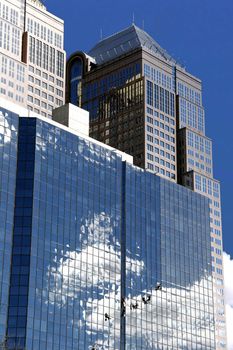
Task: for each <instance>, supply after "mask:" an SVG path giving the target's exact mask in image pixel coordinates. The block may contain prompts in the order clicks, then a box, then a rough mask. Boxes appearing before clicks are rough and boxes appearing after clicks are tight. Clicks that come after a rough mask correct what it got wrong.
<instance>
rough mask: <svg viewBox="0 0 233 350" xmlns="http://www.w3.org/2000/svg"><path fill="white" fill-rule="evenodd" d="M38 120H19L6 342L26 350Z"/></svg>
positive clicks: (9, 345)
mask: <svg viewBox="0 0 233 350" xmlns="http://www.w3.org/2000/svg"><path fill="white" fill-rule="evenodd" d="M35 129H36V119H34V118H20V119H19V136H18V160H17V177H16V191H15V209H14V229H13V245H12V260H11V278H10V292H9V304H8V320H7V334H6V343H7V349H8V350H13V349H17V350H24V349H25V345H26V327H27V307H28V290H29V273H30V251H31V230H32V206H33V183H34V162H35Z"/></svg>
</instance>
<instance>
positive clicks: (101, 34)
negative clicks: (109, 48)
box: [100, 28, 103, 40]
mask: <svg viewBox="0 0 233 350" xmlns="http://www.w3.org/2000/svg"><path fill="white" fill-rule="evenodd" d="M100 40H103V29H102V28H100Z"/></svg>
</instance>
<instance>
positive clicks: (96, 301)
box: [0, 104, 216, 350]
mask: <svg viewBox="0 0 233 350" xmlns="http://www.w3.org/2000/svg"><path fill="white" fill-rule="evenodd" d="M8 105H9V104H8ZM4 106H5V107H4V108H1V111H0V141H1V143H0V145H1V146H0V179H1V187H0V209H1V210H0V216H1V217H0V219H1V222H2V223H3V225H1V228H0V230H1V233H0V239H1V242H2V243H1V249H0V257H1V262H2V263H1V267H2V269H1V274H0V286H1V290H0V291H1V294H0V296H1V318H0V336H1V340H2V344H3V346H5V348H7V349H9V350H13V349H18V350H23V349H27V350H32V349H33V350H39V349H40V350H42V349H43V350H44V349H50V350H52V349H53V350H59V349H60V350H64V349H67V350H71V349H72V350H74V349H75V350H77V349H80V350H84V349H87V350H89V349H91V350H97V349H99V350H100V349H101V350H107V349H108V350H110V349H111V350H114V349H128V350H132V349H135V350H136V349H137V350H138V349H147V350H149V349H151V350H152V349H153V350H154V349H161V350H165V349H170V350H175V349H177V350H178V349H190V350H191V349H195V350H197V349H200V350H203V349H205V350H214V349H216V345H215V327H214V307H213V278H212V264H211V240H210V216H209V200H208V199H207V198H205V197H204V196H202V195H200V194H198V193H195V192H194V191H191V190H189V189H187V188H184V187H183V186H179V185H177V184H175V183H173V182H171V181H168V180H166V179H162V178H160V177H158V176H154V175H153V174H151V173H150V172H147V171H145V170H143V169H141V168H139V167H135V166H134V165H133V164H132V159H131V157H129V156H127V155H125V154H124V153H122V152H119V151H117V150H115V149H113V148H111V147H109V146H107V145H103V144H101V143H99V142H98V141H96V140H94V139H91V138H88V137H83V136H80V135H79V134H78V133H76V132H73V131H71V130H70V129H69V128H67V127H64V126H62V125H59V124H58V123H56V122H54V121H50V120H48V119H46V118H43V117H39V116H37V115H36V114H34V115H33V114H32V115H31V117H24V116H25V113H27V112H26V111H25V110H21V111H19V109H18V107H14V108H13V107H12V106H11V108H10V106H9V107H8V109H6V106H7V104H4ZM9 169H10V170H11V171H10V172H9ZM3 348H4V347H3Z"/></svg>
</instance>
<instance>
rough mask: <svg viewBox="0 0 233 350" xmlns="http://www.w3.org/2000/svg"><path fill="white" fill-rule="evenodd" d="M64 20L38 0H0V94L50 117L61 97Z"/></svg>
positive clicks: (63, 60)
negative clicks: (50, 11)
mask: <svg viewBox="0 0 233 350" xmlns="http://www.w3.org/2000/svg"><path fill="white" fill-rule="evenodd" d="M63 47H64V23H63V21H62V20H61V19H59V18H57V17H55V16H54V15H53V14H51V13H49V12H48V11H47V10H46V8H45V6H44V5H43V4H42V2H40V1H39V0H25V1H24V0H0V67H1V68H0V74H1V79H0V96H2V97H4V98H6V99H9V101H12V102H15V103H18V104H19V105H22V106H25V107H27V108H28V109H29V110H32V111H35V112H36V113H40V114H41V115H43V116H45V117H49V118H52V110H53V108H55V107H58V106H61V105H63V104H64V101H65V57H66V55H65V51H64V48H63Z"/></svg>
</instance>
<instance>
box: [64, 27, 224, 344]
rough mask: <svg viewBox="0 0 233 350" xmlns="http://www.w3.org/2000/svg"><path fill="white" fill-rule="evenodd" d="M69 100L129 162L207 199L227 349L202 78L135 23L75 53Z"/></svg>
mask: <svg viewBox="0 0 233 350" xmlns="http://www.w3.org/2000/svg"><path fill="white" fill-rule="evenodd" d="M66 99H67V102H72V103H75V104H77V105H79V106H80V107H82V108H84V109H86V110H88V111H89V112H90V135H91V136H92V137H93V138H96V139H97V140H100V141H102V142H105V143H106V144H109V145H110V146H112V147H115V148H118V149H120V150H121V151H124V152H126V153H129V154H131V155H132V156H133V157H134V164H135V165H137V166H140V167H142V168H144V169H147V170H148V171H151V172H152V173H156V174H159V175H160V176H161V177H163V178H167V179H169V180H171V181H173V182H176V183H179V184H181V185H183V186H186V187H189V188H190V189H192V190H193V191H195V192H198V193H201V194H203V195H204V196H206V197H207V198H209V201H210V216H211V242H212V248H211V249H212V268H213V276H214V294H215V320H216V344H217V349H224V348H226V333H225V332H226V330H225V306H224V278H223V266H222V223H221V201H220V183H219V181H217V180H215V179H214V178H213V160H212V141H211V140H210V139H209V138H208V137H207V136H206V135H205V113H204V108H203V104H202V84H201V81H200V79H198V78H196V77H195V76H193V75H192V74H190V73H189V72H188V71H187V70H186V69H185V68H184V67H183V66H182V65H181V64H179V63H178V62H177V61H176V60H175V59H174V58H173V57H172V56H171V55H169V54H168V53H167V52H166V51H165V50H164V49H163V48H162V47H161V46H160V45H159V44H158V43H157V42H156V41H155V40H154V39H153V38H152V37H151V36H149V35H148V34H147V33H146V32H145V31H143V30H141V29H140V28H138V27H137V26H135V25H132V26H131V27H129V28H127V29H125V30H123V31H121V32H119V33H116V34H114V35H112V36H110V37H108V38H106V39H104V40H101V41H100V42H99V43H97V44H96V45H95V46H94V47H93V48H92V49H91V50H90V51H89V53H88V54H85V53H83V52H76V53H74V54H73V55H71V57H70V58H69V60H68V63H67V96H66Z"/></svg>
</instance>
